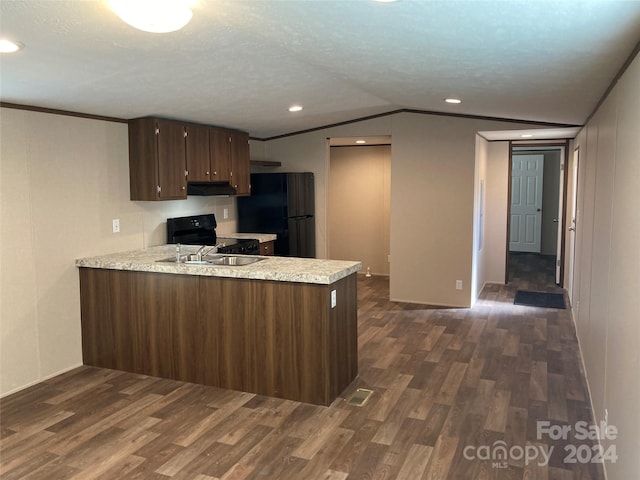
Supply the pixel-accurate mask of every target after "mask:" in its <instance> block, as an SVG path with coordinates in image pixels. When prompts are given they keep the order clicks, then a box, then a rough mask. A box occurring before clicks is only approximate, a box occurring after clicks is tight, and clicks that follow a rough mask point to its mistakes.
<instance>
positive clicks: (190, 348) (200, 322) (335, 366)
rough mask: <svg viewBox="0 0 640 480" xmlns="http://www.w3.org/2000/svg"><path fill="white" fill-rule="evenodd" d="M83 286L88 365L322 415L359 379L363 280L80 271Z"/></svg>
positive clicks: (352, 277) (83, 314)
mask: <svg viewBox="0 0 640 480" xmlns="http://www.w3.org/2000/svg"><path fill="white" fill-rule="evenodd" d="M80 282H81V295H82V332H83V333H82V335H83V358H84V363H85V364H87V365H92V366H97V367H104V368H114V369H118V370H125V371H129V372H135V373H142V374H145V375H153V376H158V377H163V378H169V379H175V380H181V381H187V382H194V383H201V384H205V385H211V386H216V387H221V388H228V389H232V390H240V391H246V392H252V393H259V394H263V395H269V396H274V397H281V398H288V399H292V400H298V401H302V402H307V403H314V404H321V405H329V404H330V403H331V402H332V401H333V400H334V399H335V398H336V397H337V396H338V395H339V394H340V393H341V392H342V391H343V390H344V389H345V388H346V387H347V386H348V385H349V384H350V383H351V381H352V380H353V379H354V378H355V377H356V376H357V373H358V354H357V304H356V296H357V287H356V276H355V275H351V276H349V277H347V278H345V279H342V280H340V281H338V282H336V283H334V284H332V285H315V284H300V283H288V282H275V281H259V280H244V279H232V278H217V277H198V276H188V275H169V274H157V273H145V272H125V271H118V270H101V269H88V268H81V269H80ZM332 290H336V298H337V304H336V307H335V308H331V305H330V298H331V291H332Z"/></svg>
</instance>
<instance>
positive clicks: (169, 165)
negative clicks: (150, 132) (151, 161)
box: [156, 120, 187, 200]
mask: <svg viewBox="0 0 640 480" xmlns="http://www.w3.org/2000/svg"><path fill="white" fill-rule="evenodd" d="M156 125H157V135H156V137H157V142H158V187H159V192H158V197H159V198H160V199H162V200H164V199H167V200H168V199H172V198H176V199H178V198H187V179H186V177H185V170H186V168H187V164H186V160H185V130H184V126H183V125H182V124H180V123H176V122H172V121H170V120H158V121H157V124H156Z"/></svg>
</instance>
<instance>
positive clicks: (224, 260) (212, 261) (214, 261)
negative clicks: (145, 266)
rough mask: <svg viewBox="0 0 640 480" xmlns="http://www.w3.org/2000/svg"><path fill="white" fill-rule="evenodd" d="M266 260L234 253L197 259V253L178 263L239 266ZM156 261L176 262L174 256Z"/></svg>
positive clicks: (186, 256) (185, 257)
mask: <svg viewBox="0 0 640 480" xmlns="http://www.w3.org/2000/svg"><path fill="white" fill-rule="evenodd" d="M262 260H266V259H265V258H258V257H238V256H236V255H218V254H216V255H205V256H204V257H202V259H201V260H198V257H197V255H185V256H184V257H182V258H181V259H180V263H182V264H184V265H210V266H216V265H224V266H234V267H241V266H243V265H251V264H252V263H256V262H260V261H262ZM157 261H158V262H166V263H177V262H176V257H170V258H163V259H162V260H157Z"/></svg>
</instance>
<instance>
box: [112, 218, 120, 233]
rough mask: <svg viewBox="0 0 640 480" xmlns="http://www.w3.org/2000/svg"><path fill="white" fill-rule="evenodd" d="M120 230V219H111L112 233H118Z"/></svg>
mask: <svg viewBox="0 0 640 480" xmlns="http://www.w3.org/2000/svg"><path fill="white" fill-rule="evenodd" d="M119 231H120V219H119V218H114V219H113V233H118V232H119Z"/></svg>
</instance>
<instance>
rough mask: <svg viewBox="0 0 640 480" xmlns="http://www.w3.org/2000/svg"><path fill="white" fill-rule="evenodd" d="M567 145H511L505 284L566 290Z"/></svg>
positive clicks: (549, 290)
mask: <svg viewBox="0 0 640 480" xmlns="http://www.w3.org/2000/svg"><path fill="white" fill-rule="evenodd" d="M566 149H567V144H566V142H565V143H561V144H528V145H525V144H511V145H510V161H509V189H508V191H509V194H508V198H509V204H508V207H507V211H508V215H507V259H506V272H505V283H507V284H509V285H513V286H515V287H517V288H518V289H519V290H533V291H544V292H559V291H562V285H563V280H564V235H563V232H564V226H565V222H566V220H565V218H564V215H563V213H564V211H565V205H566V175H565V174H564V165H565V163H566V151H567V150H566Z"/></svg>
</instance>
